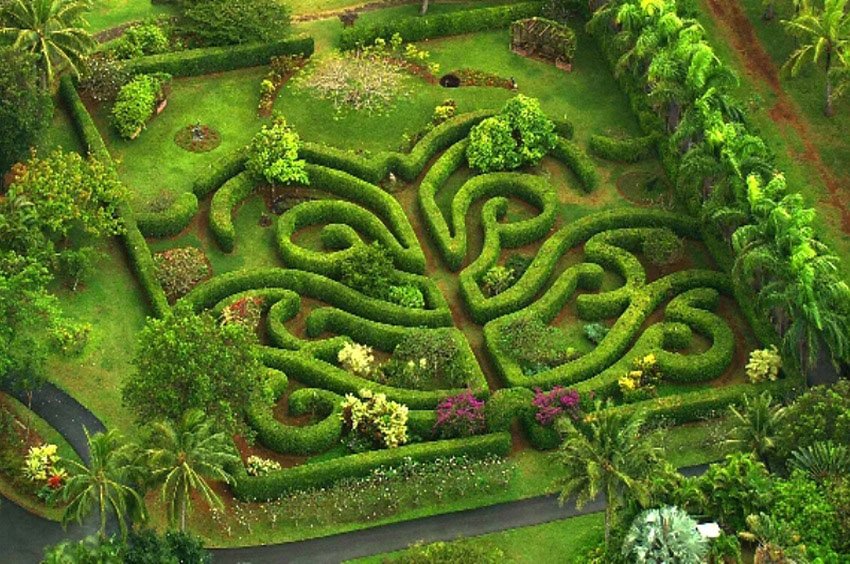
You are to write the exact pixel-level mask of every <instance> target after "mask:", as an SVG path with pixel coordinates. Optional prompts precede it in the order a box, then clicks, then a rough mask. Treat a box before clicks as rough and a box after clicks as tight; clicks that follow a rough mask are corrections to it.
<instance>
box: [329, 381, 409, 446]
mask: <svg viewBox="0 0 850 564" xmlns="http://www.w3.org/2000/svg"><path fill="white" fill-rule="evenodd" d="M359 395H360V397H359V398H358V397H355V396H354V395H352V394H347V395H346V396H345V400H344V401H343V402H342V414H341V415H340V418H341V419H342V425H343V432H344V433H345V434H347V435H349V441H348V446H349V448H351V450H353V451H355V452H358V451H362V450H367V449H370V448H395V447H397V446H400V445H403V444H404V443H406V442H407V413H408V410H407V406H406V405H402V404H400V403H397V402H394V401H387V396H386V395H384V394H375V393H372V391H371V390H368V389H363V390H360V394H359Z"/></svg>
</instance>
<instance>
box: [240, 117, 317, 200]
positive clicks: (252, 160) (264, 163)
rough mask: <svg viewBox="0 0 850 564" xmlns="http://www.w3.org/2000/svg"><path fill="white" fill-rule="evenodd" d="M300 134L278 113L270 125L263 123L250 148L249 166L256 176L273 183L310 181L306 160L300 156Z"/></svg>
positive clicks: (303, 182) (247, 165) (305, 182)
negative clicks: (299, 157)
mask: <svg viewBox="0 0 850 564" xmlns="http://www.w3.org/2000/svg"><path fill="white" fill-rule="evenodd" d="M300 142H301V140H300V138H299V137H298V134H297V133H296V132H295V131H293V130H292V129H291V128H290V127H289V126H288V125H287V124H286V119H285V118H283V117H282V116H277V117H275V119H274V122H273V123H272V124H271V125H269V126H265V125H264V126H263V128H262V129H261V130H260V132H259V133H257V135H255V136H254V139H253V140H252V141H251V145H250V147H249V149H248V160H247V162H246V163H245V168H246V169H247V170H248V172H250V173H251V174H253V175H254V176H255V177H256V178H262V179H265V180H266V181H267V182H269V183H271V184H290V183H299V184H308V183H309V179H308V178H307V171H306V170H305V164H306V163H305V162H304V160H300V159H298V147H299V145H300Z"/></svg>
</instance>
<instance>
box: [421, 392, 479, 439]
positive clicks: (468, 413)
mask: <svg viewBox="0 0 850 564" xmlns="http://www.w3.org/2000/svg"><path fill="white" fill-rule="evenodd" d="M486 426H487V425H486V420H485V418H484V401H482V400H479V399H478V398H476V397H475V396H474V395H473V393H472V390H466V391H464V392H461V393H459V394H458V395H456V396H450V397H447V398H446V399H444V400H443V401H441V402H440V403H439V405H437V422H436V423H435V424H434V432H435V433H436V434H437V435H439V436H440V437H442V438H444V439H448V438H453V437H469V436H471V435H477V434H478V433H483V432H484V431H485V429H486Z"/></svg>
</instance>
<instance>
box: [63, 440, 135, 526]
mask: <svg viewBox="0 0 850 564" xmlns="http://www.w3.org/2000/svg"><path fill="white" fill-rule="evenodd" d="M85 433H86V441H87V442H88V447H89V462H88V465H85V464H80V463H79V462H76V461H74V460H64V461H63V462H64V463H65V464H66V465H67V466H69V468H68V469H69V470H70V471H71V477H70V478H68V482H67V483H66V484H65V488H64V490H63V492H64V498H65V500H66V501H68V505H67V506H66V507H65V512H64V514H63V516H62V522H63V523H68V522H70V521H72V520H76V521H77V522H80V523H81V522H82V520H83V518H85V517H86V515H88V514H89V513H91V512H92V511H93V510H94V509H97V511H98V514H99V515H100V529H99V532H100V536H101V538H106V516H107V514H109V513H112V514H114V515H115V517H116V519H117V520H118V525H119V527H120V528H121V533H122V535H126V534H127V520H128V518H130V517H136V518H141V519H145V518H146V517H147V512H146V510H145V502H144V499H142V496H141V495H139V492H137V491H136V486H135V484H137V483H138V480H139V478H140V477H141V467H140V466H139V464H138V452H137V449H136V447H135V445H133V444H131V443H127V442H125V441H124V439H123V438H122V436H121V435H120V434H119V433H118V431H116V430H115V429H112V430H110V431H108V432H107V433H96V434H94V435H89V432H88V429H86V430H85Z"/></svg>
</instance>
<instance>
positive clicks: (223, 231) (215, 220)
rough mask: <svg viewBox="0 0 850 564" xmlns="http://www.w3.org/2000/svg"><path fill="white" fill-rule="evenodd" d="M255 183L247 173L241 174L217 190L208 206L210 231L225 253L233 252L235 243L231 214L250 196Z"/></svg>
mask: <svg viewBox="0 0 850 564" xmlns="http://www.w3.org/2000/svg"><path fill="white" fill-rule="evenodd" d="M256 185H257V183H256V182H255V181H254V179H253V178H252V177H251V175H250V174H248V173H247V172H241V173H239V174H238V175H236V176H234V177H233V178H231V179H230V180H228V181H227V182H225V183H224V185H223V186H222V187H221V188H219V189H218V191H217V192H216V193H215V195H214V196H213V198H212V203H211V204H210V231H212V234H213V237H214V238H215V241H216V243H218V246H219V247H221V250H222V251H224V252H225V253H231V252H233V245H234V244H235V243H236V228H235V227H234V226H233V212H234V210H235V208H236V207H237V206H238V205H239V204H241V203H242V202H243V201H244V200H245V198H247V197H248V196H250V195H251V192H253V191H254V188H255V187H256Z"/></svg>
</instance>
